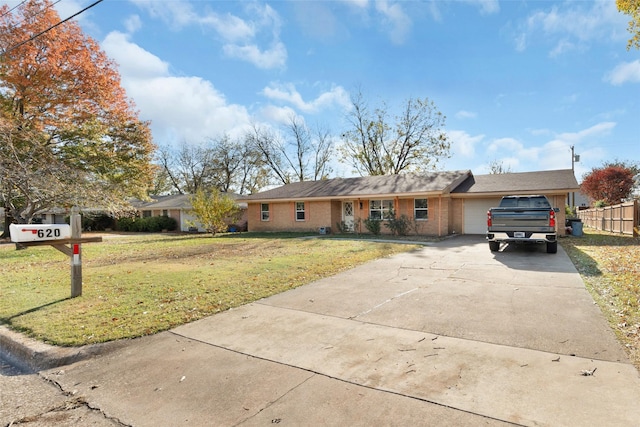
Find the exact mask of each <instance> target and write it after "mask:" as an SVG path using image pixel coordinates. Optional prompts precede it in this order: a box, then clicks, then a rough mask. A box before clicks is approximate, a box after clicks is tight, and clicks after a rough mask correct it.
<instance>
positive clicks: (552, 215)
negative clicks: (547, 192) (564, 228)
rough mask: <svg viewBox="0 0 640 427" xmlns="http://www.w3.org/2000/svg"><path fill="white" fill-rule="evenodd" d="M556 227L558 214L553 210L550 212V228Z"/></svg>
mask: <svg viewBox="0 0 640 427" xmlns="http://www.w3.org/2000/svg"><path fill="white" fill-rule="evenodd" d="M555 226H556V212H555V211H554V210H553V209H551V211H550V212H549V227H555Z"/></svg>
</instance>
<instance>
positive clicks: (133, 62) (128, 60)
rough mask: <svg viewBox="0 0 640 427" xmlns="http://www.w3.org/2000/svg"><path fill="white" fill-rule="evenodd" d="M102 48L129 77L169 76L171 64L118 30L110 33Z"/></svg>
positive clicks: (122, 72)
mask: <svg viewBox="0 0 640 427" xmlns="http://www.w3.org/2000/svg"><path fill="white" fill-rule="evenodd" d="M102 48H103V49H104V50H105V52H106V53H107V55H108V56H109V57H110V58H113V59H114V60H115V61H116V63H118V65H119V66H120V74H122V76H123V77H124V76H127V77H128V78H135V79H145V78H154V77H157V76H167V75H168V73H169V64H168V63H166V62H164V61H162V60H161V59H160V58H158V57H157V56H155V55H153V54H152V53H150V52H148V51H146V50H144V49H142V48H141V47H140V46H138V45H137V44H135V43H131V42H130V41H129V36H127V35H126V34H123V33H121V32H118V31H114V32H112V33H109V34H108V35H107V37H106V38H105V39H104V41H103V42H102Z"/></svg>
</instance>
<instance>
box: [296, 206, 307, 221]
mask: <svg viewBox="0 0 640 427" xmlns="http://www.w3.org/2000/svg"><path fill="white" fill-rule="evenodd" d="M304 219H305V214H304V202H296V221H304Z"/></svg>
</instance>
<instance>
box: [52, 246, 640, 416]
mask: <svg viewBox="0 0 640 427" xmlns="http://www.w3.org/2000/svg"><path fill="white" fill-rule="evenodd" d="M42 375H44V376H45V377H46V378H47V379H49V380H51V381H53V382H54V383H56V384H58V385H59V386H60V387H61V388H62V389H63V390H64V391H66V392H69V393H74V394H75V395H77V396H82V398H83V399H84V400H86V402H88V404H89V406H90V407H92V408H99V410H100V411H102V412H103V413H104V414H105V416H106V417H107V418H108V419H110V420H114V421H118V422H119V423H123V424H126V425H133V426H157V425H193V426H195V425H198V426H200V425H225V426H227V425H229V426H230V425H270V424H283V425H434V426H447V425H450V426H458V425H474V426H476V425H509V424H516V425H527V426H540V425H543V426H588V425H593V426H602V425H608V426H637V425H638V420H640V405H638V402H640V376H639V374H638V371H637V370H636V369H635V368H634V367H633V366H632V365H631V364H630V363H629V361H628V359H627V357H626V355H625V353H624V351H623V349H622V348H621V345H620V344H619V343H618V342H617V341H616V339H615V337H614V335H613V332H612V331H611V330H610V329H609V327H608V325H607V323H606V321H605V319H604V317H603V316H602V314H601V313H600V311H599V310H598V308H597V306H596V305H595V304H594V302H593V300H592V299H591V297H590V296H589V294H588V292H587V291H586V290H585V287H584V284H583V283H582V281H581V279H580V276H579V275H578V273H577V272H576V270H575V268H574V267H573V265H572V264H571V262H570V261H569V259H568V257H567V255H566V254H565V253H564V251H563V250H562V248H559V249H558V253H557V254H547V253H545V252H544V248H542V247H541V248H539V249H538V248H523V247H515V248H514V247H507V248H505V249H503V250H502V251H501V252H499V253H491V252H490V251H489V248H488V244H487V243H486V242H485V241H484V239H483V238H481V237H479V236H476V237H474V236H460V237H456V238H452V239H449V240H446V241H443V242H440V243H437V244H434V245H431V246H428V247H424V248H422V249H420V250H417V251H414V252H411V253H405V254H401V255H397V256H393V257H390V258H386V259H381V260H377V261H374V262H371V263H368V264H366V265H363V266H360V267H357V268H355V269H352V270H349V271H346V272H344V273H341V274H338V275H336V276H333V277H330V278H327V279H323V280H319V281H317V282H314V283H312V284H310V285H307V286H303V287H300V288H297V289H294V290H291V291H289V292H286V293H283V294H280V295H276V296H274V297H271V298H267V299H264V300H261V301H258V302H256V303H253V304H249V305H246V306H243V307H240V308H238V309H235V310H231V311H228V312H225V313H222V314H219V315H216V316H212V317H210V318H207V319H204V320H201V321H198V322H195V323H192V324H188V325H185V326H181V327H178V328H176V329H174V330H172V331H169V332H165V333H161V334H158V335H155V336H151V337H146V338H143V339H139V340H133V341H131V342H130V344H128V345H126V346H124V347H121V348H118V349H115V350H114V351H111V352H109V353H108V354H103V355H101V356H98V357H93V358H90V359H87V360H84V361H80V362H77V363H75V364H73V365H69V366H66V367H63V368H56V369H51V370H48V371H44V372H42Z"/></svg>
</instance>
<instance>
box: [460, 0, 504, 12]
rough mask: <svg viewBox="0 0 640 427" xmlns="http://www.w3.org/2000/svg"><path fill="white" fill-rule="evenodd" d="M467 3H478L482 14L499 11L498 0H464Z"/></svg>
mask: <svg viewBox="0 0 640 427" xmlns="http://www.w3.org/2000/svg"><path fill="white" fill-rule="evenodd" d="M466 2H467V3H470V4H474V5H478V6H479V7H480V13H482V14H483V15H491V14H493V13H498V12H500V3H499V2H498V0H466Z"/></svg>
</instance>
